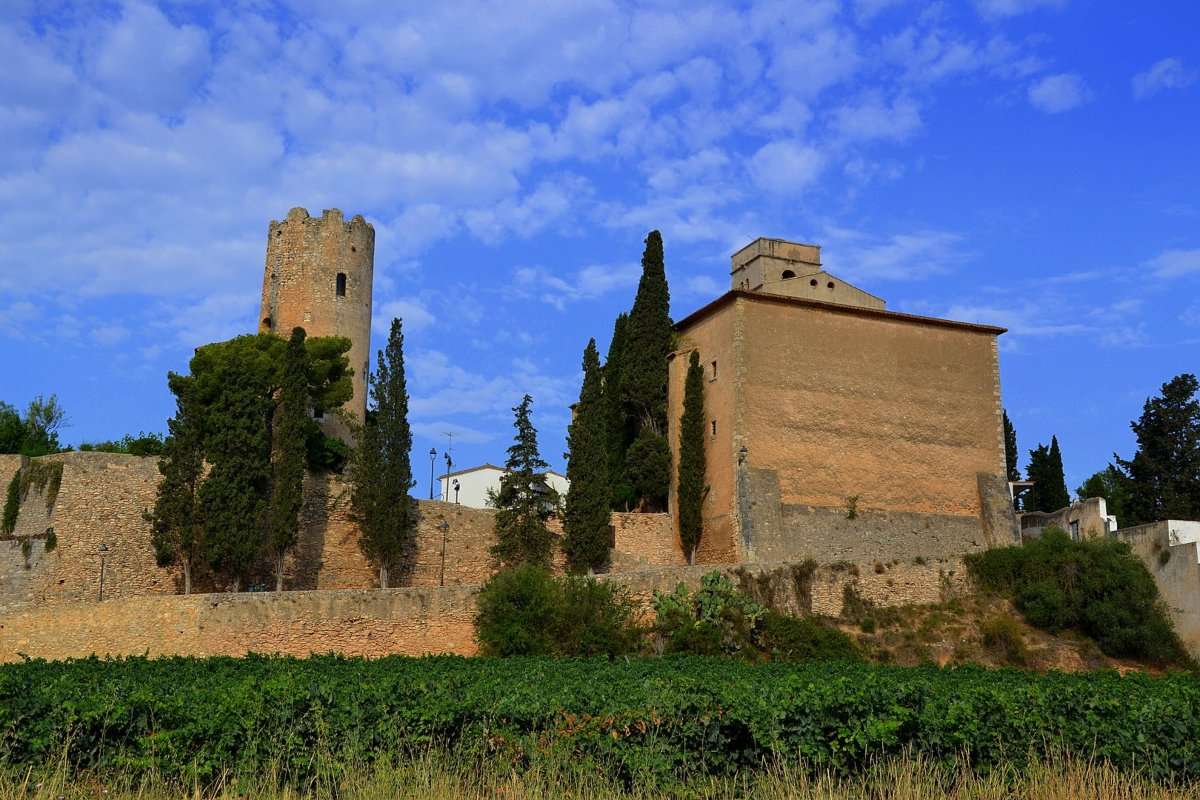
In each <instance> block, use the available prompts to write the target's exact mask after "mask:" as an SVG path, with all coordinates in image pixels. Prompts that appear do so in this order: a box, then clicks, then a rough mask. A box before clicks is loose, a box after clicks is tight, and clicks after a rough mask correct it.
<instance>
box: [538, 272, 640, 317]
mask: <svg viewBox="0 0 1200 800" xmlns="http://www.w3.org/2000/svg"><path fill="white" fill-rule="evenodd" d="M641 274H642V268H641V266H639V265H637V264H592V265H589V266H586V267H584V268H582V269H580V270H578V271H576V272H575V273H574V274H573V275H568V276H560V275H558V274H556V273H554V272H552V271H550V270H547V269H544V268H541V267H522V268H520V269H518V270H517V272H516V275H515V278H516V285H517V286H518V288H524V289H527V290H530V291H533V292H534V293H535V294H536V295H537V296H538V297H539V298H540V299H541V300H543V301H544V302H546V303H549V304H550V305H552V306H554V307H555V308H557V309H558V310H559V311H562V310H563V309H564V308H566V307H567V304H568V303H574V302H577V301H579V300H594V299H595V298H597V297H600V296H601V295H604V294H607V293H609V292H611V291H615V290H617V289H629V288H632V287H634V286H636V285H637V282H638V279H639V278H640V277H641Z"/></svg>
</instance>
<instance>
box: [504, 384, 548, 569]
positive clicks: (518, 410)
mask: <svg viewBox="0 0 1200 800" xmlns="http://www.w3.org/2000/svg"><path fill="white" fill-rule="evenodd" d="M532 405H533V398H532V397H530V396H529V395H525V397H524V398H523V399H522V400H521V404H520V405H518V406H515V407H514V408H513V417H514V418H513V427H514V428H515V430H516V435H515V436H514V439H513V443H512V445H511V446H510V447H509V448H508V460H507V461H506V462H505V474H504V476H503V477H502V478H501V479H500V491H499V492H497V493H495V495H494V496H493V497H492V498H491V499H492V503H493V505H494V506H495V507H496V544H495V545H494V546H493V547H492V554H493V555H494V556H496V558H498V559H500V561H501V563H502V564H503V565H504V566H506V567H513V566H518V565H521V564H533V565H535V566H541V567H547V566H549V565H550V546H551V543H552V542H553V539H552V537H551V533H550V531H549V530H547V528H546V520H548V519H549V518H550V516H551V514H553V512H554V509H555V506H556V498H555V494H554V490H553V489H551V488H550V487H549V486H548V485H547V484H546V473H545V469H546V467H547V466H549V465H548V464H547V463H546V462H545V461H543V460H542V456H541V454H540V453H539V452H538V444H537V430H536V429H535V428H534V427H533V421H532V420H531V419H530V416H529V411H530V407H531V406H532Z"/></svg>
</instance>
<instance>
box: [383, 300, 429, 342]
mask: <svg viewBox="0 0 1200 800" xmlns="http://www.w3.org/2000/svg"><path fill="white" fill-rule="evenodd" d="M374 317H375V319H374V320H372V324H371V329H372V330H373V331H375V333H377V334H381V335H383V336H386V335H387V333H388V331H390V330H391V329H392V320H393V319H399V320H401V321H403V323H404V332H405V333H409V332H411V331H419V330H421V329H423V328H428V327H429V326H430V325H432V324H433V323H434V322H435V321H436V318H435V317H434V316H433V314H432V313H430V311H429V309H427V308H426V307H425V306H424V304H422V303H421V301H420V300H414V299H411V298H399V299H396V300H389V301H387V302H386V303H383V304H382V305H379V306H376V308H375V314H374Z"/></svg>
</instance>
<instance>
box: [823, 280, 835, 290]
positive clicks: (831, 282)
mask: <svg viewBox="0 0 1200 800" xmlns="http://www.w3.org/2000/svg"><path fill="white" fill-rule="evenodd" d="M825 285H826V286H828V287H829V288H830V289H832V288H833V281H830V282H829V283H827V284H825Z"/></svg>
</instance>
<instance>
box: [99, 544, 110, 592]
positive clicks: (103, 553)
mask: <svg viewBox="0 0 1200 800" xmlns="http://www.w3.org/2000/svg"><path fill="white" fill-rule="evenodd" d="M99 552H100V598H99V599H100V600H103V599H104V570H105V567H106V566H107V563H108V545H106V544H104V543H103V542H101V543H100V548H99Z"/></svg>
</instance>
